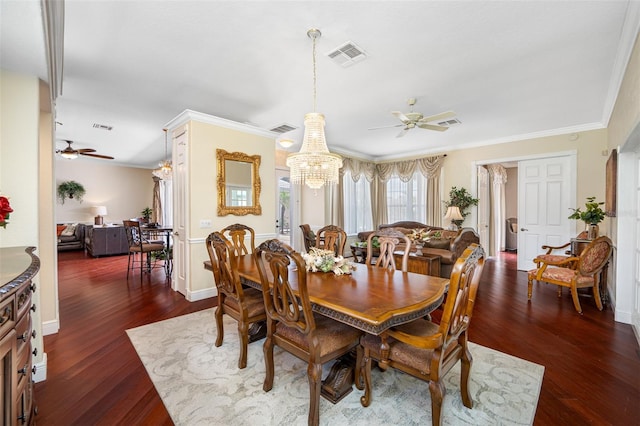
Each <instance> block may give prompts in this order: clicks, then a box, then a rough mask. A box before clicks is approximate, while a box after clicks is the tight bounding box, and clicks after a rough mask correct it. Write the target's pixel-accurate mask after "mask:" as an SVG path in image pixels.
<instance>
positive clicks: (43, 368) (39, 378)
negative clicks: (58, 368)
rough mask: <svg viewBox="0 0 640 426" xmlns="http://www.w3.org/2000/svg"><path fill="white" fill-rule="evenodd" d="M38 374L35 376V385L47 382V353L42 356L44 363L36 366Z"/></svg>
mask: <svg viewBox="0 0 640 426" xmlns="http://www.w3.org/2000/svg"><path fill="white" fill-rule="evenodd" d="M35 367H36V372H35V374H34V375H33V381H34V383H38V382H43V381H45V380H47V353H46V352H44V353H43V354H42V361H40V362H38V363H37V364H35Z"/></svg>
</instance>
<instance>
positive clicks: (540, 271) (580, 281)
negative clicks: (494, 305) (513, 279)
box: [527, 237, 613, 314]
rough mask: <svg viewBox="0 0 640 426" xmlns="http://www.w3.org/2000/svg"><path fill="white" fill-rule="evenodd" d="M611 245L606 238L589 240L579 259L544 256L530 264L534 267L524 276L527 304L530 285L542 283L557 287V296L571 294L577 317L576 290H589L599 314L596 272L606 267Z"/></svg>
mask: <svg viewBox="0 0 640 426" xmlns="http://www.w3.org/2000/svg"><path fill="white" fill-rule="evenodd" d="M612 251H613V245H612V243H611V240H610V239H609V238H608V237H600V238H597V239H595V240H593V241H592V242H591V243H590V244H589V245H588V246H587V247H586V248H585V249H584V251H583V252H582V253H581V254H580V256H578V257H575V256H562V255H544V256H545V257H544V258H542V257H541V256H538V257H536V258H535V259H533V261H534V262H535V263H536V264H537V265H538V267H537V268H535V269H531V270H530V271H529V272H528V273H527V276H528V292H527V297H528V300H529V301H531V295H532V291H533V281H534V280H535V281H538V282H546V283H549V284H555V285H557V286H558V296H560V295H561V294H562V287H568V288H569V289H570V290H571V297H572V299H573V306H574V307H575V308H576V311H578V312H579V313H580V314H582V307H581V306H580V301H579V300H578V289H579V288H592V289H593V298H594V299H595V301H596V306H597V307H598V309H599V310H602V300H601V298H600V271H602V268H604V266H605V265H606V264H607V262H608V261H609V258H610V257H611V253H612Z"/></svg>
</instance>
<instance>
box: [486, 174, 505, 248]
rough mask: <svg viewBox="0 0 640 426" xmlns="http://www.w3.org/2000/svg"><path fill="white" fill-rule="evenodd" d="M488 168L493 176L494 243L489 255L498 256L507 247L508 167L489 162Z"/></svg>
mask: <svg viewBox="0 0 640 426" xmlns="http://www.w3.org/2000/svg"><path fill="white" fill-rule="evenodd" d="M487 168H488V169H489V176H490V177H491V201H492V203H493V209H492V212H493V220H492V225H493V226H492V228H493V232H492V234H493V245H492V246H491V250H490V254H489V255H490V256H496V255H497V254H498V253H499V252H500V251H503V250H504V247H505V242H504V236H505V232H504V228H505V220H506V218H505V214H506V206H505V204H506V203H505V184H506V183H507V169H505V168H504V167H503V166H501V165H500V164H489V165H488V166H487Z"/></svg>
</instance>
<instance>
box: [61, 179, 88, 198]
mask: <svg viewBox="0 0 640 426" xmlns="http://www.w3.org/2000/svg"><path fill="white" fill-rule="evenodd" d="M85 192H86V191H85V189H84V186H82V184H81V183H78V182H76V181H74V180H68V181H65V182H62V183H61V184H60V185H58V198H59V199H60V202H61V203H62V204H64V202H65V200H66V199H67V198H70V199H73V198H75V199H76V200H78V202H80V203H81V202H82V197H83V196H84V194H85Z"/></svg>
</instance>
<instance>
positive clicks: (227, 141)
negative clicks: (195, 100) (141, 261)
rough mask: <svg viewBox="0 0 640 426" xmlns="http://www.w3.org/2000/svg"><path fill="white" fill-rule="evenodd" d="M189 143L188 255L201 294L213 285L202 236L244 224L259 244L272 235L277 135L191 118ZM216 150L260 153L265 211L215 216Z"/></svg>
mask: <svg viewBox="0 0 640 426" xmlns="http://www.w3.org/2000/svg"><path fill="white" fill-rule="evenodd" d="M189 126H190V132H191V133H190V136H189V139H190V146H189V149H190V150H189V176H188V179H189V187H190V192H189V194H188V197H189V209H188V210H189V228H188V229H187V235H188V240H189V244H190V252H191V256H190V259H189V270H190V279H189V284H188V285H189V290H188V291H190V292H193V293H197V292H200V291H203V290H207V289H211V288H213V287H214V283H213V278H212V275H211V272H210V271H206V270H205V269H204V268H203V266H202V262H203V261H204V260H207V259H208V258H209V256H208V254H207V251H206V248H205V245H204V240H205V239H206V238H207V236H208V235H209V234H210V233H211V232H213V231H214V230H220V229H222V228H224V227H225V226H227V225H231V224H234V223H243V224H245V225H248V226H250V227H252V228H253V229H254V231H255V233H256V244H260V243H261V242H262V241H265V240H267V239H269V238H274V237H275V235H274V231H275V221H276V197H277V196H278V193H277V188H276V178H275V149H274V139H273V138H268V137H264V136H258V135H255V134H253V133H247V132H243V131H240V130H234V129H229V128H225V127H220V126H216V125H213V124H209V123H204V122H199V121H191V122H190V124H189ZM216 149H224V150H225V151H227V152H243V153H245V154H247V155H259V156H260V157H261V158H260V170H259V173H260V180H261V183H262V189H261V192H260V205H261V207H262V214H261V215H260V216H256V215H251V214H250V215H246V216H234V215H227V216H217V204H216V203H217V199H218V198H217V197H218V190H217V185H216V177H217V171H216ZM201 220H210V221H211V223H212V227H211V228H200V221H201Z"/></svg>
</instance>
